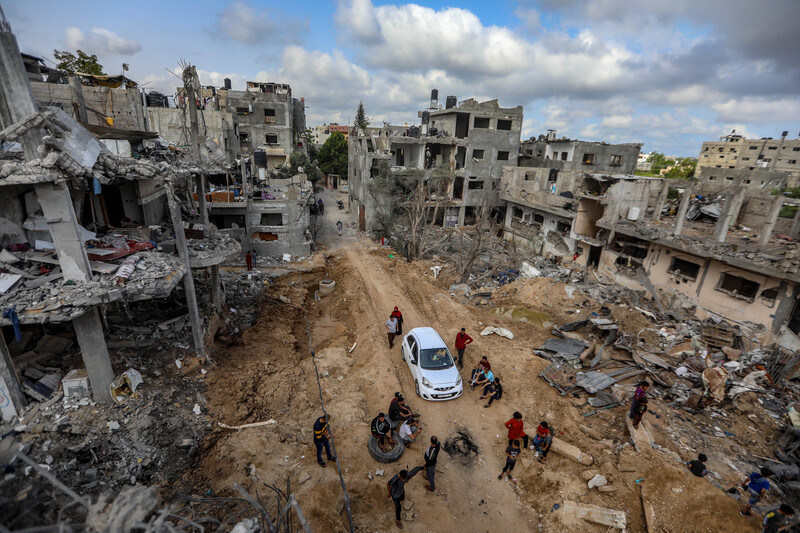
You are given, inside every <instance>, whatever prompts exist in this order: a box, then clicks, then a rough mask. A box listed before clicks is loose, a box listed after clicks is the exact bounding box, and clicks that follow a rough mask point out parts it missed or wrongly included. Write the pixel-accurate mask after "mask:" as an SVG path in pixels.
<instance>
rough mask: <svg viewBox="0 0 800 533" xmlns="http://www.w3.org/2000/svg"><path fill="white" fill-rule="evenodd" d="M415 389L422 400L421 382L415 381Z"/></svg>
mask: <svg viewBox="0 0 800 533" xmlns="http://www.w3.org/2000/svg"><path fill="white" fill-rule="evenodd" d="M414 389H415V390H416V391H417V396H419V397H420V398H422V395H421V394H420V393H419V380H416V379H415V380H414Z"/></svg>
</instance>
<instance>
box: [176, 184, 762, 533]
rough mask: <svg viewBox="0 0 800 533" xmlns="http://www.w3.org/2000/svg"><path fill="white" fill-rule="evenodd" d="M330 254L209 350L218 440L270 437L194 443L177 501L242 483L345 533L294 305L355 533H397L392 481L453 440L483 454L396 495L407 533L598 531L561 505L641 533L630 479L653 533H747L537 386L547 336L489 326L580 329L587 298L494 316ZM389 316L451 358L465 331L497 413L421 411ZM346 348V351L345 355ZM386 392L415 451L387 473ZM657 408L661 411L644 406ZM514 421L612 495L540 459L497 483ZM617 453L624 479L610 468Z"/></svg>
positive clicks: (539, 296) (555, 291)
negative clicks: (599, 477)
mask: <svg viewBox="0 0 800 533" xmlns="http://www.w3.org/2000/svg"><path fill="white" fill-rule="evenodd" d="M326 200H327V198H326ZM333 205H334V206H335V202H333ZM326 213H327V210H326ZM336 214H338V213H334V216H335V215H336ZM327 216H328V215H327V214H326V217H327ZM337 240H338V239H337ZM340 244H341V247H340V248H339V249H338V250H336V251H335V252H333V253H332V254H330V255H328V256H327V258H326V259H323V258H322V257H321V255H320V256H318V257H317V258H316V259H315V261H314V265H315V266H314V267H313V270H312V271H311V272H308V273H304V274H302V279H303V283H302V285H301V284H300V277H298V276H296V275H294V274H293V275H289V276H285V277H284V278H281V279H280V280H279V281H278V282H277V283H276V284H275V285H273V286H271V287H270V289H269V295H270V299H269V300H268V301H267V302H265V304H264V308H263V314H262V316H261V318H260V319H259V322H258V323H257V324H256V325H255V326H254V327H253V328H251V329H249V330H248V331H246V332H245V333H244V334H243V335H242V336H241V337H238V338H236V339H235V340H234V341H233V343H232V344H231V345H229V346H227V347H218V348H217V349H216V351H215V358H216V360H217V362H218V366H217V367H215V368H214V369H213V370H212V371H211V372H210V373H209V377H208V397H209V404H208V408H209V413H210V416H211V417H212V418H213V419H215V420H218V421H220V422H223V423H226V424H229V425H238V424H245V423H252V422H259V421H263V420H268V419H275V420H277V422H278V423H277V425H276V426H270V427H267V428H257V429H248V430H243V431H241V432H233V431H227V430H217V431H215V432H214V433H213V434H211V435H210V436H208V437H207V438H206V439H204V441H203V442H202V444H201V448H200V451H199V454H198V460H197V464H196V465H195V467H194V468H193V470H192V472H191V473H190V474H189V475H188V476H187V477H186V478H184V479H183V480H181V485H182V487H181V490H183V491H186V490H191V491H194V492H196V493H203V492H206V491H208V490H209V489H210V490H212V491H213V492H216V493H219V494H227V493H230V491H231V486H232V485H233V483H240V484H242V485H243V486H245V488H247V489H248V490H250V491H251V492H254V491H260V493H263V492H264V490H265V488H264V485H263V483H264V482H267V483H272V484H275V485H278V486H282V487H284V488H285V486H286V481H287V479H288V480H290V481H291V484H292V491H293V492H294V493H295V495H296V496H297V498H298V501H299V502H300V504H301V506H302V508H303V511H304V512H305V514H306V516H307V517H308V519H309V520H310V522H311V524H312V527H313V529H314V531H345V530H346V524H347V522H346V519H345V515H344V512H343V510H344V509H343V504H342V492H341V488H340V486H339V478H338V476H337V474H336V470H335V469H334V468H331V467H330V466H329V467H328V468H325V469H322V468H320V467H319V466H317V464H316V459H315V456H314V454H315V452H314V446H313V444H312V442H311V426H312V424H313V422H314V419H315V418H316V417H317V416H319V414H320V409H319V398H318V389H317V381H316V374H315V371H314V366H313V364H312V359H311V356H310V352H309V349H308V336H307V333H306V328H305V321H304V315H303V311H302V306H301V305H300V304H301V303H303V302H304V303H305V306H306V308H307V309H308V313H309V318H310V322H311V331H312V337H313V342H314V347H315V351H316V361H317V364H318V366H319V371H320V375H321V383H322V393H323V397H324V398H325V402H326V405H327V409H328V411H329V412H330V413H331V414H332V416H333V419H332V423H331V425H332V428H333V429H334V432H335V438H336V448H337V452H338V455H339V459H340V461H341V464H342V467H343V473H344V478H345V480H346V482H347V488H348V493H349V495H350V499H351V502H352V509H353V515H354V522H355V525H356V530H357V531H365V532H366V531H394V530H395V529H396V528H395V525H394V509H393V506H392V503H391V500H389V499H388V498H387V495H386V482H387V481H388V479H389V476H391V475H393V474H394V473H396V472H397V471H399V470H400V469H402V468H407V467H408V468H413V467H414V466H416V465H420V464H422V462H423V460H422V454H423V450H424V447H425V445H426V444H427V442H429V439H430V436H431V435H433V434H435V435H437V436H438V437H439V439H440V440H441V441H443V442H444V441H445V440H446V439H448V438H450V437H453V436H455V435H456V432H457V431H458V430H460V429H464V428H465V429H467V430H468V431H469V432H470V433H471V435H472V436H473V437H474V439H475V442H476V443H477V445H478V447H479V453H478V454H477V455H471V456H468V457H463V456H455V457H450V456H448V454H447V453H445V452H444V451H443V452H442V453H441V454H440V460H439V465H438V470H439V471H440V473H439V474H437V479H436V484H437V490H436V492H435V493H433V494H432V493H429V492H427V491H426V490H425V489H424V479H423V478H422V475H421V474H418V475H417V477H416V478H414V479H413V480H411V482H410V483H409V484H408V485H407V486H406V493H407V502H409V503H410V504H413V506H411V507H410V509H408V510H404V515H409V518H410V519H408V520H406V519H404V525H405V529H406V530H408V531H419V532H422V531H425V532H428V531H435V532H463V531H478V532H482V531H537V530H540V529H541V530H542V531H559V532H566V531H569V532H573V531H574V532H578V531H581V532H583V531H597V532H600V531H605V530H606V529H607V528H604V527H602V526H598V525H592V524H588V523H586V522H583V521H581V520H575V519H572V520H570V519H569V517H566V516H564V515H563V513H560V512H551V510H552V509H553V506H554V504H556V503H558V504H559V505H563V502H564V500H565V499H572V500H575V501H580V502H584V503H592V504H595V505H600V506H603V507H610V508H613V509H620V510H626V511H627V513H628V528H629V530H631V531H642V530H643V529H644V519H643V513H642V510H641V509H642V507H641V499H640V489H639V487H640V486H639V484H638V483H637V482H636V480H640V479H646V480H647V485H646V486H647V490H648V491H649V492H648V494H649V496H650V497H651V498H652V501H653V502H654V505H655V507H656V514H657V516H658V517H661V519H662V520H663V522H662V525H664V526H665V527H664V530H665V531H675V532H677V531H717V530H719V528H722V529H725V530H737V531H748V530H755V528H754V526H755V519H753V520H750V521H745V520H744V519H743V518H742V517H740V516H739V515H738V512H737V511H738V508H737V504H736V502H735V501H733V500H732V499H730V498H729V497H727V496H725V495H724V494H723V493H722V492H721V491H719V490H718V489H716V488H715V487H713V486H712V485H711V484H710V483H707V482H706V480H694V479H692V478H691V477H687V474H686V471H685V469H683V468H682V467H681V466H680V463H677V462H675V461H674V460H673V459H668V458H665V457H664V455H663V454H661V453H658V452H656V451H653V450H651V451H648V452H647V453H643V454H641V455H636V454H633V456H631V450H630V449H629V446H628V447H627V448H626V446H627V445H626V442H627V441H628V437H627V433H626V430H625V429H624V428H625V424H624V416H625V408H624V407H623V408H617V409H613V410H609V411H604V412H602V413H600V414H598V415H596V416H593V417H591V419H586V418H584V417H583V416H582V411H581V410H580V409H578V408H576V407H575V405H574V404H577V403H580V402H582V401H584V400H583V399H581V400H577V399H574V398H571V397H562V396H560V395H559V394H558V393H557V392H556V391H555V390H554V389H552V388H551V387H549V386H548V385H547V384H545V383H544V382H543V381H542V380H541V379H540V378H538V377H537V376H538V373H539V371H540V370H541V369H542V368H543V367H544V366H545V365H546V364H547V363H546V362H545V361H544V360H542V359H540V358H538V357H535V356H533V355H532V353H531V348H532V347H535V346H539V345H540V344H541V343H542V342H543V341H544V340H545V339H546V338H548V337H549V336H550V325H549V324H548V323H547V321H546V320H545V321H544V322H538V323H534V322H520V321H518V320H515V319H513V318H511V317H509V316H505V315H504V316H499V315H498V314H497V313H496V312H495V311H497V310H498V309H499V308H502V307H504V306H524V307H525V308H526V309H529V310H534V311H536V312H537V313H539V315H542V316H544V317H547V316H549V315H551V316H552V321H553V322H556V323H564V322H568V321H571V320H574V316H575V315H574V314H572V315H568V314H566V311H565V310H567V309H569V310H570V311H571V312H572V313H575V312H576V311H575V309H579V310H580V311H581V312H582V313H585V312H586V311H583V309H588V310H592V309H595V308H597V307H599V306H598V304H596V303H595V302H592V301H590V300H589V299H588V298H587V297H585V296H583V295H577V296H575V297H574V298H572V297H570V296H568V295H567V294H566V293H565V291H564V286H563V284H559V283H556V282H552V281H550V280H546V279H539V280H521V281H517V282H515V283H514V284H511V285H508V286H506V287H503V288H502V289H500V290H497V291H495V294H494V298H493V300H492V303H493V305H494V307H491V306H487V307H480V306H476V305H473V304H465V303H464V302H463V301H462V300H461V299H459V298H456V297H452V296H450V295H449V294H448V292H447V290H446V286H447V284H442V283H441V282H440V281H439V280H434V279H433V276H432V274H431V272H430V270H429V269H428V267H429V266H430V265H427V264H426V263H423V262H415V263H411V264H407V263H405V262H404V261H402V260H400V259H399V258H398V257H397V256H396V255H395V256H394V257H390V255H394V253H393V252H392V251H391V250H389V249H387V248H381V247H378V246H376V245H375V244H373V243H370V242H368V241H356V240H355V239H354V238H352V237H350V238H343V239H342V240H341V241H340ZM306 266H307V265H306ZM442 275H443V276H444V275H446V270H445V271H444V272H443V274H442ZM326 278H329V279H334V280H335V281H336V290H335V292H334V293H333V294H331V295H329V296H326V297H323V298H321V299H320V300H315V299H314V293H315V291H316V289H317V287H318V283H319V282H320V281H321V280H322V279H326ZM281 297H282V299H281ZM395 305H396V306H398V307H399V308H400V309H401V311H402V312H403V315H404V317H405V324H404V329H405V331H408V330H410V329H411V328H413V327H416V326H432V327H434V328H435V329H436V330H437V331H439V333H440V334H441V335H442V337H443V338H444V339H445V341H446V342H447V343H448V345H449V346H450V348H451V350H453V349H454V347H453V345H452V342H453V339H454V336H455V333H456V332H457V331H458V330H459V329H460V328H461V327H464V328H466V329H467V332H468V333H469V334H470V335H471V336H472V337H473V338H474V339H475V343H474V344H472V345H471V346H470V347H469V348H468V349H467V354H466V358H465V369H464V371H463V372H462V377H468V374H467V373H468V372H469V369H470V367H471V366H473V365H474V364H475V362H476V361H477V359H478V358H479V357H480V356H481V355H487V356H488V357H489V359H490V361H491V362H492V369H493V371H495V374H496V375H497V376H499V377H500V378H501V379H502V380H503V383H504V396H503V399H502V400H500V401H498V402H496V403H495V404H494V405H493V406H492V407H491V408H489V409H484V408H483V404H484V403H485V402H484V401H481V400H479V399H478V397H477V396H478V392H477V391H475V392H472V393H465V394H464V395H463V396H462V397H461V398H458V399H456V400H452V401H446V402H426V401H424V400H422V399H420V398H417V397H416V396H415V392H414V385H413V382H412V380H411V377H410V373H409V370H408V367H407V365H406V363H405V362H404V361H402V360H401V358H400V348H399V342H397V343H396V345H395V348H394V349H393V350H389V348H388V342H387V339H386V333H385V327H384V325H383V324H384V322H385V321H386V318H388V315H389V313H390V311H391V309H392V308H393V307H394V306H395ZM612 312H613V313H614V316H615V317H616V318H617V320H620V321H622V322H623V323H625V324H626V327H629V328H631V329H635V330H637V331H638V330H639V328H640V327H641V325H640V323H639V322H637V321H641V320H645V319H643V318H642V315H641V314H640V313H638V312H637V311H635V310H631V309H625V308H621V307H620V308H617V307H616V306H612ZM539 315H537V316H539ZM486 325H496V326H503V327H507V328H509V329H511V330H512V332H513V333H514V335H515V337H514V339H513V340H508V339H505V338H502V337H498V336H496V335H490V336H487V337H481V336H480V335H479V332H480V331H481V330H482V329H483V327H485V326H486ZM354 344H355V345H356V347H355V349H354V350H353V352H352V353H348V349H349V348H350V347H351V346H353V345H354ZM395 391H400V392H402V393H403V394H404V395H405V396H406V398H407V400H408V401H409V402H410V403H411V404H412V406H413V407H414V408H415V409H416V410H418V411H419V412H420V413H421V414H422V418H421V420H422V423H423V427H424V432H423V434H422V437H421V439H422V442H419V443H414V444H413V445H412V447H411V448H410V449H407V450H406V451H405V452H404V454H403V456H402V457H401V459H400V461H398V462H397V463H393V464H389V465H383V464H380V463H377V462H376V461H374V460H373V459H372V458H371V457H370V455H369V453H368V451H367V441H368V439H369V435H370V431H369V423H370V421H371V419H372V418H373V417H374V416H375V415H376V414H377V413H378V412H380V411H386V410H387V409H388V407H389V402H390V400H391V399H392V397H393V394H394V392H395ZM653 406H654V408H655V409H659V408H660V407H658V404H657V403H655V402H654V403H653ZM515 410H518V411H520V412H522V414H523V416H524V419H525V422H526V429H527V431H528V433H533V431H534V429H535V427H536V424H538V422H539V421H541V420H548V421H549V422H550V423H551V426H552V427H554V428H555V432H556V436H557V437H559V438H562V439H564V440H565V441H567V442H570V443H571V444H574V445H576V446H578V447H580V448H581V449H582V450H583V451H584V452H587V453H590V454H591V455H592V456H593V457H594V458H595V462H594V464H593V465H592V467H591V469H595V470H597V471H600V472H602V473H603V474H604V475H605V476H606V477H607V478H608V479H609V481H610V482H611V483H612V484H613V485H614V486H615V487H616V488H617V492H616V493H611V494H602V493H599V492H597V491H596V490H588V489H587V486H586V482H585V481H583V479H582V478H581V475H582V474H583V473H585V471H587V470H588V468H587V467H585V466H582V465H580V464H577V463H574V462H572V461H570V460H569V459H567V458H564V457H561V456H558V455H552V454H551V457H549V458H548V460H547V463H546V464H544V465H542V464H539V463H537V462H536V461H534V460H533V459H532V458H531V457H530V452H524V453H523V454H522V457H521V458H520V459H519V461H518V464H517V467H516V469H515V471H514V474H515V475H516V477H517V482H515V483H513V482H505V481H498V480H497V475H498V474H499V473H500V470H501V469H502V466H503V464H504V453H503V452H504V449H505V447H506V444H507V439H506V429H505V427H504V426H503V423H504V422H505V421H506V420H508V418H510V416H511V414H512V413H513V412H514V411H515ZM581 426H583V427H587V426H588V427H589V428H590V429H589V432H590V433H592V434H594V435H595V437H591V438H590V437H589V434H587V432H586V431H584V430H582V429H580V428H581ZM598 434H599V438H598V437H597V435H598ZM660 439H661V440H660V443H661V445H662V447H664V448H667V447H669V448H670V449H673V450H674V449H675V448H674V443H672V444H671V443H670V442H668V441H667V440H664V439H663V437H660ZM621 451H624V453H625V455H626V456H628V460H629V462H630V463H631V464H633V465H634V469H633V470H629V469H625V470H624V471H623V470H621V469H620V468H619V464H618V463H619V461H620V459H619V456H620V453H621ZM377 469H385V470H386V476H384V477H379V476H376V475H375V471H376V470H377ZM722 482H723V483H728V481H722ZM680 514H685V515H686V516H698V517H700V516H702V517H703V521H700V522H698V521H689V522H687V523H685V524H684V523H674V522H673V521H672V517H674V516H677V515H680ZM750 522H752V524H751V523H750ZM667 524H669V526H668V527H667ZM540 526H541V528H540ZM748 528H750V529H748Z"/></svg>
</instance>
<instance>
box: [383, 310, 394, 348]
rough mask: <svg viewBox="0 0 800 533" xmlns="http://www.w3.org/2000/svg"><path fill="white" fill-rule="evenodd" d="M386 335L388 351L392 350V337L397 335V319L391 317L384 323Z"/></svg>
mask: <svg viewBox="0 0 800 533" xmlns="http://www.w3.org/2000/svg"><path fill="white" fill-rule="evenodd" d="M384 316H386V315H384ZM386 333H387V334H388V335H389V349H390V350H391V349H392V348H394V336H395V335H397V319H396V318H395V317H393V316H391V315H389V320H387V321H386Z"/></svg>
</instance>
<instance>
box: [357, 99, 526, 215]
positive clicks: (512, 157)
mask: <svg viewBox="0 0 800 533" xmlns="http://www.w3.org/2000/svg"><path fill="white" fill-rule="evenodd" d="M431 97H432V98H431V105H430V107H429V108H428V109H426V110H423V111H420V112H419V116H420V118H421V121H422V124H421V126H419V127H418V126H411V127H409V128H405V131H403V129H398V128H397V127H391V126H389V125H386V126H385V127H384V128H381V129H380V130H379V131H375V130H370V129H368V130H366V131H358V130H353V131H351V134H350V138H349V141H348V161H349V176H348V187H349V201H350V204H351V212H352V213H354V215H355V216H356V217H357V220H358V226H359V228H360V229H361V230H362V231H365V230H373V229H375V228H376V219H377V214H378V211H379V210H380V209H385V208H386V203H387V201H386V199H383V198H380V197H377V198H376V195H375V194H373V193H371V192H370V190H369V183H370V181H371V179H372V178H374V177H375V175H376V174H377V172H378V168H379V163H380V161H386V162H387V163H388V164H389V166H390V168H391V170H392V171H402V170H404V169H422V170H430V169H432V168H437V167H439V168H442V167H443V168H445V169H447V170H448V171H450V172H452V173H453V180H452V182H451V183H449V184H448V186H447V188H446V190H442V191H436V194H437V200H439V201H441V200H442V197H444V201H443V206H444V209H443V210H442V219H441V220H439V221H436V222H437V223H439V224H441V225H443V226H444V227H462V226H470V225H473V224H474V223H475V219H476V216H477V213H478V210H479V208H480V207H481V206H483V205H484V204H485V203H486V198H487V195H488V194H489V193H491V192H492V191H497V190H499V186H500V178H501V176H502V167H503V165H515V164H516V162H517V155H518V153H519V149H518V147H519V138H520V132H521V130H522V106H517V107H512V108H504V107H500V105H499V104H498V102H497V100H490V101H486V102H477V101H476V100H474V99H469V100H464V101H461V102H457V99H456V97H455V96H448V97H447V99H446V105H445V106H444V108H442V107H441V106H440V105H439V104H438V91H437V90H436V89H434V90H433V91H432V94H431Z"/></svg>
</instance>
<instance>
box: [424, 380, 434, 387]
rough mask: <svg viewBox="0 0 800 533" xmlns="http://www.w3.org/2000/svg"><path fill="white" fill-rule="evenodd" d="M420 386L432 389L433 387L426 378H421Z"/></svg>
mask: <svg viewBox="0 0 800 533" xmlns="http://www.w3.org/2000/svg"><path fill="white" fill-rule="evenodd" d="M422 384H423V385H425V386H426V387H432V386H433V385H431V382H430V381H428V378H422Z"/></svg>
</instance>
